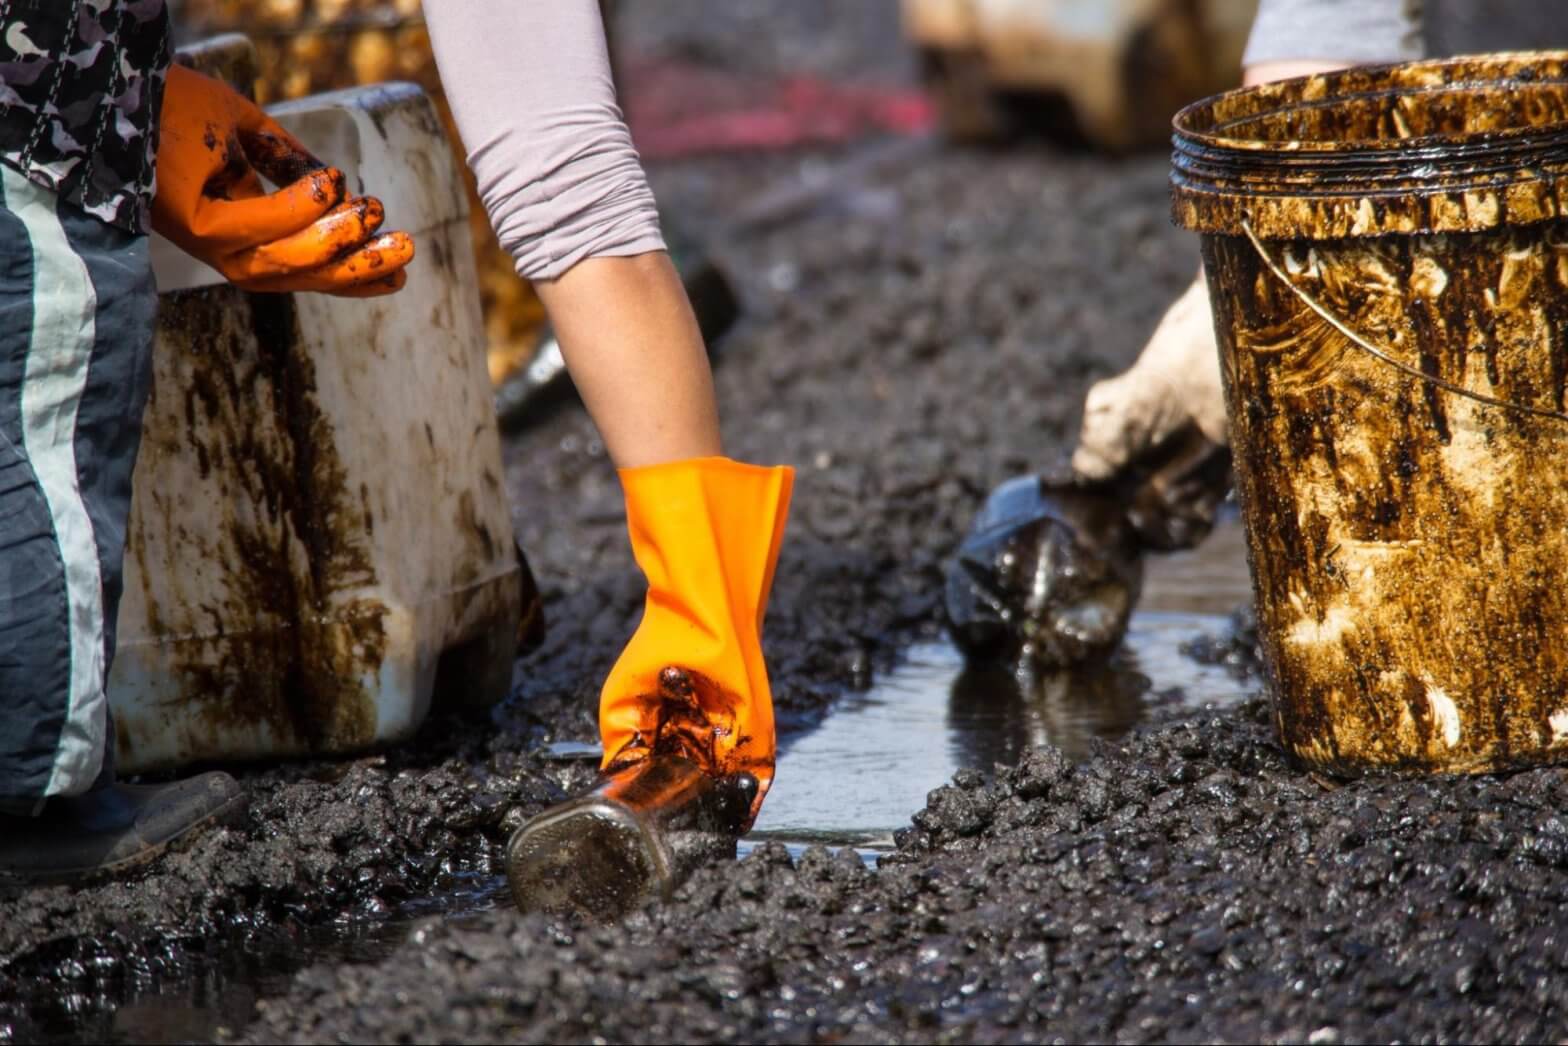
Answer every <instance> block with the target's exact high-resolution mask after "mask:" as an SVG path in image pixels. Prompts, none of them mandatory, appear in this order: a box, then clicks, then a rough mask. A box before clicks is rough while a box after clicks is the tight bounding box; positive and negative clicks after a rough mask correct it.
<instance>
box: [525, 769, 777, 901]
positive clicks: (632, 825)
mask: <svg viewBox="0 0 1568 1046" xmlns="http://www.w3.org/2000/svg"><path fill="white" fill-rule="evenodd" d="M757 787H758V786H757V779H756V778H755V777H753V776H752V775H751V774H748V773H740V774H736V775H733V776H730V777H723V778H717V777H712V776H709V775H708V774H707V773H705V772H704V771H703V770H702V769H701V768H700V767H699V766H698V765H697V764H696V763H694V762H692V761H691V760H689V759H686V758H685V757H683V756H679V755H671V754H659V755H654V756H650V757H648V758H647V759H644V760H642V761H641V762H638V763H634V764H632V765H631V766H628V767H624V768H622V769H620V770H617V771H614V772H612V773H610V774H609V775H608V776H607V777H606V778H605V779H604V780H602V781H601V782H600V783H599V784H598V785H597V786H596V787H595V788H594V789H593V790H592V791H590V792H588V793H587V794H585V795H581V796H578V797H577V798H575V799H570V800H568V801H567V802H564V803H560V804H558V805H556V806H552V807H550V808H549V809H548V810H545V811H544V812H542V813H540V814H538V815H537V816H535V817H534V818H533V819H531V820H530V821H528V823H526V824H524V825H523V826H522V827H521V828H519V829H518V830H517V831H516V832H515V833H514V834H513V835H512V839H511V842H509V843H508V844H507V847H506V876H507V880H508V882H509V883H510V885H511V887H512V898H513V900H514V901H516V902H517V907H518V909H519V910H521V911H525V912H533V911H541V912H551V913H554V914H557V915H566V914H572V915H577V916H580V917H582V918H584V919H588V920H592V921H597V922H611V921H614V920H616V919H619V918H621V917H623V916H625V915H627V914H629V913H631V912H632V911H634V910H636V909H637V908H638V907H640V906H642V905H643V904H646V903H647V902H649V901H651V900H654V899H656V898H660V897H668V896H669V894H670V893H671V891H673V890H674V889H675V888H676V887H677V886H679V885H680V884H681V883H682V882H683V881H684V880H685V879H686V878H687V877H688V876H690V875H691V873H692V872H693V871H695V870H696V869H697V868H698V867H700V866H701V865H703V864H706V863H708V862H710V861H715V860H734V859H735V849H736V848H735V841H736V839H737V838H738V837H739V836H740V833H741V831H742V830H743V829H744V828H745V825H746V820H747V817H748V813H749V811H750V810H751V807H752V805H753V803H754V801H755V800H756V798H757Z"/></svg>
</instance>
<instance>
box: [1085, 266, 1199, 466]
mask: <svg viewBox="0 0 1568 1046" xmlns="http://www.w3.org/2000/svg"><path fill="white" fill-rule="evenodd" d="M1190 426H1196V427H1197V429H1198V430H1199V431H1200V432H1202V433H1203V435H1204V437H1205V438H1206V439H1208V440H1209V441H1210V442H1211V443H1215V444H1218V445H1220V446H1224V445H1225V442H1226V439H1225V393H1224V389H1223V388H1222V386H1221V384H1220V364H1219V351H1218V348H1217V347H1216V345H1215V341H1214V321H1213V319H1212V316H1211V314H1210V312H1209V293H1208V288H1207V287H1206V286H1205V284H1204V279H1203V275H1202V274H1201V273H1200V274H1199V275H1198V279H1197V281H1196V282H1194V283H1193V285H1192V286H1191V287H1189V288H1187V290H1186V292H1185V293H1183V294H1182V296H1181V297H1180V298H1177V299H1176V301H1175V303H1174V304H1172V305H1171V307H1170V308H1169V309H1167V310H1166V312H1165V315H1164V317H1162V318H1161V320H1160V324H1159V326H1158V327H1156V328H1155V329H1154V334H1153V336H1152V337H1150V338H1149V343H1148V345H1146V346H1144V349H1143V352H1142V353H1141V354H1140V355H1139V356H1138V359H1137V361H1136V362H1134V363H1133V365H1132V367H1131V368H1130V369H1128V370H1127V371H1125V372H1123V373H1121V374H1118V375H1117V376H1116V377H1114V378H1107V379H1106V380H1104V381H1100V382H1096V383H1095V384H1094V386H1093V387H1092V388H1090V389H1089V395H1088V396H1087V397H1086V398H1085V400H1084V408H1083V429H1082V431H1081V432H1080V433H1079V436H1078V449H1077V450H1076V451H1074V452H1073V471H1075V472H1077V473H1078V474H1079V475H1081V476H1083V477H1085V478H1087V479H1109V478H1111V477H1113V476H1117V475H1119V474H1121V473H1122V471H1123V470H1125V469H1127V468H1128V467H1129V466H1130V465H1132V464H1133V463H1134V462H1137V461H1139V460H1141V459H1143V458H1145V457H1146V456H1148V455H1149V454H1150V453H1151V452H1153V451H1156V450H1157V449H1158V448H1160V446H1161V444H1163V443H1165V442H1167V441H1168V440H1170V439H1171V437H1173V436H1176V435H1177V434H1179V433H1182V431H1183V430H1184V429H1188V428H1189V427H1190Z"/></svg>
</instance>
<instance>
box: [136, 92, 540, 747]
mask: <svg viewBox="0 0 1568 1046" xmlns="http://www.w3.org/2000/svg"><path fill="white" fill-rule="evenodd" d="M274 115H275V116H276V117H277V118H278V119H279V120H280V122H282V123H283V124H284V125H285V126H287V127H288V128H289V129H290V130H291V131H293V132H294V133H295V134H297V135H298V136H299V137H300V138H302V139H303V140H304V141H305V143H306V144H307V145H309V146H310V147H311V148H312V149H313V150H314V151H316V152H317V153H318V154H319V155H321V156H323V157H326V158H329V160H330V162H332V163H334V164H336V165H339V166H341V167H343V168H344V169H345V171H346V172H347V174H348V178H349V185H350V188H351V190H352V191H355V192H367V191H368V192H371V193H373V194H375V195H377V196H379V197H380V198H381V199H382V200H383V202H384V203H385V204H386V211H387V228H389V229H390V228H400V229H405V230H407V231H409V232H410V233H412V234H413V236H414V239H415V241H416V244H417V250H418V256H417V257H416V258H415V260H414V262H413V263H412V265H411V266H410V268H409V280H408V285H407V287H406V288H405V289H404V290H403V291H402V292H400V293H398V294H395V295H392V296H389V297H384V298H376V299H370V300H363V301H360V300H352V299H346V298H336V297H330V296H326V295H315V294H301V295H285V294H248V293H245V292H243V291H240V290H237V289H235V288H233V287H229V286H226V285H217V284H221V278H220V277H218V276H217V274H216V273H214V272H212V271H211V270H208V269H206V268H205V267H203V266H201V265H199V264H197V263H195V262H193V261H190V260H188V259H186V258H185V257H184V256H183V255H180V254H179V253H178V252H177V251H175V250H174V249H173V248H172V247H170V246H169V245H168V244H166V243H157V242H155V244H154V256H155V264H156V267H157V270H158V275H159V284H160V287H162V288H164V293H163V295H162V300H161V309H160V315H159V330H158V337H157V343H156V347H155V349H154V356H155V360H154V389H153V394H152V399H151V402H150V404H149V406H148V409H147V414H146V417H145V421H144V441H143V444H142V450H141V455H140V458H139V460H138V462H137V467H136V476H135V482H136V497H135V501H134V503H133V507H132V513H131V522H130V526H129V532H128V535H127V549H126V583H125V596H124V600H123V603H122V605H121V612H120V618H119V636H120V640H119V648H118V654H117V656H116V659H115V663H114V668H113V673H112V676H111V679H110V700H111V703H112V707H113V710H114V717H115V727H116V732H117V738H118V750H119V759H120V765H121V767H122V768H123V769H125V770H127V771H130V772H136V771H141V770H147V769H153V768H161V767H171V766H175V765H179V764H183V763H189V762H192V761H199V760H211V759H236V758H259V757H273V756H281V755H293V754H306V753H327V752H348V751H353V750H356V749H362V748H365V747H367V746H370V745H373V744H377V743H382V742H388V741H395V740H398V739H400V738H404V737H407V736H408V735H410V734H411V733H413V731H414V730H415V729H416V728H417V727H418V726H419V724H420V723H421V722H422V721H423V720H424V718H425V716H426V714H427V713H428V711H429V709H430V706H431V703H432V699H433V695H434V696H435V697H437V698H438V699H439V700H440V701H442V702H446V703H461V704H469V705H476V706H478V705H484V704H488V703H490V702H493V701H495V700H496V699H498V698H499V697H501V696H503V695H504V694H505V692H506V689H507V686H508V684H509V681H510V675H511V668H512V663H513V659H514V655H515V648H516V637H517V634H518V623H519V618H520V616H521V615H522V614H523V613H524V611H525V609H527V608H525V607H524V603H525V601H531V600H533V599H534V598H535V597H534V596H533V593H532V591H531V585H527V586H525V577H526V574H525V571H526V568H525V567H523V566H522V564H521V562H520V559H519V556H518V554H517V550H516V546H515V543H514V539H513V534H512V523H511V518H510V515H509V511H508V507H507V501H506V496H505V492H504V488H503V483H502V472H501V455H500V443H499V438H498V436H497V431H496V425H495V419H494V415H493V413H492V407H491V403H492V400H491V392H490V383H489V379H488V377H487V374H486V368H485V345H484V337H483V325H482V322H481V320H480V315H479V304H478V299H477V297H476V295H475V290H474V288H475V277H474V266H473V253H472V250H471V247H470V243H469V235H468V227H467V224H466V222H467V204H466V200H465V197H464V193H463V186H462V182H461V181H460V179H459V177H458V174H457V172H456V171H455V170H454V167H453V163H452V160H451V154H450V151H449V150H448V148H447V146H446V142H445V140H444V137H443V134H442V130H441V126H440V123H439V121H438V119H437V117H436V113H435V111H434V109H433V108H432V106H431V105H430V102H429V100H428V98H426V97H425V96H424V95H423V94H422V93H421V92H420V91H419V90H418V88H415V87H413V86H411V85H406V84H405V85H388V86H383V87H375V88H359V89H353V90H349V91H344V92H339V93H336V94H330V95H322V96H318V97H315V98H310V99H306V100H303V101H301V102H297V103H292V104H290V105H288V106H286V107H283V108H281V109H278V110H274ZM525 587H526V588H527V589H528V592H527V595H526V599H525ZM438 676H439V679H438Z"/></svg>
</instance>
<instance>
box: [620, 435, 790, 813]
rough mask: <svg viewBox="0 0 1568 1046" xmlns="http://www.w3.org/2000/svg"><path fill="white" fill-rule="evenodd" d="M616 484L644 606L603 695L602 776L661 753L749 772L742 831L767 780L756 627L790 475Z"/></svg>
mask: <svg viewBox="0 0 1568 1046" xmlns="http://www.w3.org/2000/svg"><path fill="white" fill-rule="evenodd" d="M620 476H621V486H622V488H623V489H624V491H625V494H626V520H627V529H628V530H629V531H630V533H631V541H632V552H633V554H634V555H635V556H636V557H637V564H638V566H640V567H642V571H643V573H644V574H645V575H646V576H647V578H648V600H647V604H646V608H645V610H644V611H643V619H642V623H641V624H640V625H639V626H638V628H637V631H636V633H635V634H634V635H633V636H632V639H631V642H629V643H628V644H627V645H626V649H625V650H624V651H622V653H621V656H620V659H619V660H618V661H617V662H616V663H615V667H614V668H613V669H611V671H610V675H609V678H607V679H606V680H605V684H604V690H603V692H602V693H601V695H600V699H599V733H600V736H601V737H602V738H603V741H604V767H605V769H607V770H611V769H621V768H623V767H625V766H628V765H630V764H632V763H634V762H637V761H638V760H641V759H646V758H648V757H649V756H650V755H653V754H664V753H670V754H678V755H683V756H685V757H686V758H688V759H691V760H692V761H693V762H695V763H696V764H697V765H698V766H700V767H702V768H703V769H704V770H706V771H707V772H708V773H710V774H712V775H713V776H715V777H728V776H730V775H733V774H738V773H741V772H746V773H750V774H752V775H753V776H755V777H756V778H757V783H758V785H759V787H758V789H757V797H756V800H755V802H754V803H753V804H752V809H751V817H750V818H748V821H747V824H748V826H749V825H750V821H751V819H755V817H756V814H757V810H758V809H760V808H761V804H762V797H763V796H764V795H765V794H766V793H767V790H768V786H769V785H770V784H771V783H772V781H773V759H774V751H775V745H774V733H773V694H772V691H770V690H769V688H768V672H767V667H766V666H765V665H764V664H763V660H762V639H761V633H762V617H763V613H764V611H765V610H766V609H767V602H768V590H769V589H770V588H771V587H772V584H773V569H774V566H775V565H776V564H777V562H778V555H779V546H780V543H781V542H782V540H783V537H784V521H785V517H786V516H787V515H788V512H789V497H790V492H791V489H792V488H793V485H794V479H795V474H794V470H792V469H789V468H787V467H778V468H761V467H758V466H756V465H743V464H740V463H739V462H735V461H730V460H729V459H728V458H693V459H690V460H687V461H674V462H669V463H667V464H663V465H650V466H646V467H643V468H631V469H622V470H621V471H620Z"/></svg>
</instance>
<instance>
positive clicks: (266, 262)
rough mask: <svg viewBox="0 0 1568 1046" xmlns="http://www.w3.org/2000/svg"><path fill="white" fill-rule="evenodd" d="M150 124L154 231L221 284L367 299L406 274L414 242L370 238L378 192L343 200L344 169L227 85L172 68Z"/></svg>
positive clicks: (376, 221) (389, 236)
mask: <svg viewBox="0 0 1568 1046" xmlns="http://www.w3.org/2000/svg"><path fill="white" fill-rule="evenodd" d="M160 121H161V122H160V127H159V138H158V185H157V192H156V194H155V195H154V197H153V202H152V224H153V228H154V229H156V230H158V232H159V233H161V234H162V235H164V236H165V237H167V238H168V239H169V240H171V241H172V242H173V243H175V244H176V245H177V246H179V247H180V248H181V249H182V250H184V251H185V252H186V253H187V254H190V255H192V256H193V257H195V258H198V259H200V260H201V261H203V262H205V263H207V264H208V265H210V266H212V267H213V268H214V269H217V270H218V271H219V272H220V273H222V274H223V275H224V277H225V278H227V279H228V280H229V281H230V282H231V283H234V284H236V285H238V286H240V287H244V288H245V289H247V290H253V291H325V292H327V293H329V294H340V295H344V296H348V297H369V296H373V295H376V294H390V293H392V292H393V291H395V290H397V289H398V288H400V287H402V286H403V284H404V282H406V280H407V275H406V273H404V271H403V267H404V266H406V265H407V264H408V263H409V261H410V260H411V259H412V258H413V257H414V241H413V240H412V239H410V238H409V236H408V234H407V233H403V232H393V233H386V234H383V235H380V236H377V235H376V230H377V229H379V228H380V227H381V223H382V221H383V220H384V219H385V217H386V215H385V213H384V211H383V209H382V206H381V201H380V200H377V199H376V198H375V197H372V196H358V197H352V198H349V199H345V198H344V191H345V189H344V184H345V183H344V177H343V172H342V171H340V170H338V169H336V168H333V167H327V166H326V165H325V164H323V163H322V162H321V161H320V160H318V159H316V158H315V157H314V156H312V155H311V154H310V152H309V151H308V150H306V148H305V147H304V146H303V145H301V144H300V143H299V141H298V140H297V139H295V138H294V136H293V135H291V134H289V133H288V132H287V131H285V130H284V129H283V128H282V127H280V126H278V124H277V123H276V122H274V121H273V120H272V119H271V118H270V117H268V116H267V115H266V114H265V113H263V112H262V111H261V109H260V108H258V107H257V106H256V104H255V103H253V102H251V101H250V100H249V99H247V98H245V97H244V96H242V95H240V94H239V93H238V92H236V91H234V90H233V89H232V88H230V87H229V86H228V85H227V84H225V83H223V82H222V81H220V80H215V79H213V78H212V77H210V76H203V75H202V74H200V73H198V72H195V71H194V70H191V69H187V68H185V67H184V66H181V65H173V66H170V67H169V75H168V80H167V82H166V84H165V87H164V93H163V109H162V111H161V115H160ZM258 172H259V174H260V175H266V177H267V178H268V179H269V180H271V181H272V182H273V183H274V184H276V185H278V186H280V188H279V189H278V190H277V191H276V192H270V193H269V192H267V190H266V189H265V188H264V187H263V185H262V183H261V178H260V177H259V175H258Z"/></svg>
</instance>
